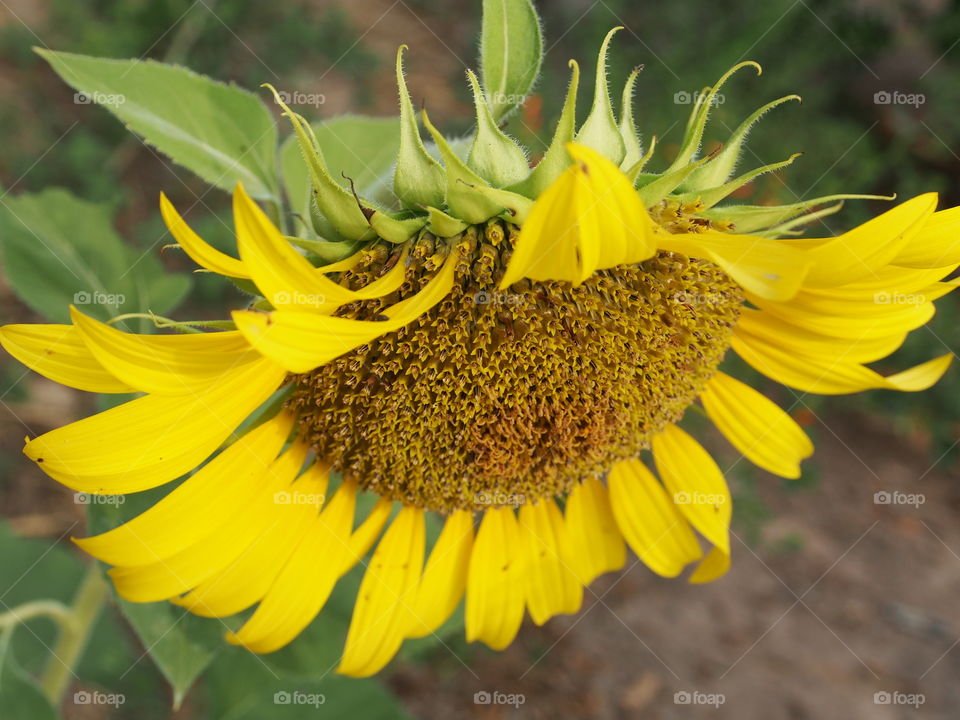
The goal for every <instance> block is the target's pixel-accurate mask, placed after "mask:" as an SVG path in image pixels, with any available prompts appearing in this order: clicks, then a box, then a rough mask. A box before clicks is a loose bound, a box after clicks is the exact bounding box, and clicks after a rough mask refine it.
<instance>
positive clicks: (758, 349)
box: [730, 327, 953, 395]
mask: <svg viewBox="0 0 960 720" xmlns="http://www.w3.org/2000/svg"><path fill="white" fill-rule="evenodd" d="M730 347H732V348H733V350H734V351H735V352H736V353H737V355H739V356H740V357H741V358H743V360H745V361H746V362H747V363H748V364H749V365H751V366H752V367H753V368H754V369H755V370H757V371H758V372H761V373H763V374H764V375H766V376H767V377H769V378H771V379H773V380H776V381H777V382H779V383H782V384H783V385H787V386H788V387H792V388H795V389H796V390H801V391H803V392H812V393H819V394H821V395H845V394H847V393H854V392H861V391H863V390H871V389H874V388H883V389H886V390H899V391H901V392H918V391H920V390H926V389H927V388H929V387H931V386H932V385H933V384H934V383H936V382H937V381H938V380H939V379H940V378H941V377H943V374H944V373H945V372H946V371H947V368H948V367H949V366H950V361H951V360H952V359H953V355H951V354H947V355H941V356H940V357H938V358H934V359H933V360H928V361H927V362H925V363H921V364H920V365H916V366H914V367H912V368H909V369H908V370H903V371H901V372H899V373H896V374H894V375H889V376H888V377H883V376H882V375H880V374H879V373H877V372H874V371H873V370H871V369H870V368H867V367H864V366H863V365H860V364H858V363H856V362H854V361H849V362H848V361H847V360H846V358H844V357H837V356H833V355H818V356H814V355H803V354H800V353H798V352H797V351H796V350H791V351H790V352H787V351H785V350H783V349H781V348H779V347H777V346H774V345H771V344H770V343H768V342H766V341H764V340H762V339H760V338H758V337H755V336H754V335H752V334H750V333H748V332H746V331H745V330H744V329H743V328H741V327H737V328H736V330H735V331H734V334H733V338H732V340H731V343H730Z"/></svg>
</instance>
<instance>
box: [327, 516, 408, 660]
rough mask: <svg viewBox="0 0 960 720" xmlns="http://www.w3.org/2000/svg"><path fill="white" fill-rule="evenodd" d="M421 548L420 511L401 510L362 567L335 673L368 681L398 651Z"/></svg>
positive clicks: (403, 632) (406, 625)
mask: <svg viewBox="0 0 960 720" xmlns="http://www.w3.org/2000/svg"><path fill="white" fill-rule="evenodd" d="M424 543H425V530H424V523H423V510H421V509H419V508H414V507H404V508H403V509H402V510H401V511H400V512H399V513H398V515H397V517H396V518H395V519H394V521H393V523H392V524H391V525H390V528H389V529H388V530H387V532H386V533H385V534H384V536H383V539H382V540H381V541H380V544H379V545H377V549H376V551H375V552H374V553H373V557H372V558H371V559H370V563H369V564H368V565H367V569H366V572H365V573H364V575H363V581H362V582H361V583H360V590H359V592H358V593H357V601H356V605H355V606H354V609H353V617H352V618H351V620H350V628H349V629H348V630H347V639H346V643H345V645H344V649H343V658H342V659H341V661H340V666H339V667H338V668H337V672H339V673H341V674H343V675H349V676H351V677H369V676H370V675H373V674H374V673H375V672H377V671H378V670H380V669H381V668H382V667H383V666H384V665H386V664H387V663H388V662H390V659H391V658H392V657H393V656H394V655H395V654H396V652H397V650H399V649H400V645H401V643H402V642H403V638H404V634H405V632H406V630H407V628H409V627H410V625H411V610H412V606H413V605H414V604H415V601H416V593H417V585H418V583H419V580H420V572H421V570H422V567H423V549H424Z"/></svg>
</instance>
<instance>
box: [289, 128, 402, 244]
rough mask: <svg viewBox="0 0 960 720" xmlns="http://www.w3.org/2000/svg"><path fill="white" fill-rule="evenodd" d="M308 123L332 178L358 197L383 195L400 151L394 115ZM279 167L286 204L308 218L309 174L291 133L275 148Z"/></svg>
mask: <svg viewBox="0 0 960 720" xmlns="http://www.w3.org/2000/svg"><path fill="white" fill-rule="evenodd" d="M311 127H312V128H313V132H314V134H315V135H316V137H317V142H318V143H319V144H320V150H321V152H322V153H323V156H324V159H325V160H326V162H327V167H328V168H329V170H330V174H331V176H332V177H333V178H334V179H335V180H337V182H339V183H340V184H341V185H343V186H344V187H349V186H350V183H349V181H348V180H347V178H351V179H352V180H353V182H354V186H355V187H356V190H357V193H359V194H360V196H361V197H368V198H370V199H371V200H379V201H383V200H386V199H387V197H386V196H387V195H388V194H389V189H388V188H389V187H390V183H391V181H392V178H391V173H390V171H391V169H392V168H393V163H394V161H395V160H396V158H397V153H398V152H399V150H400V120H399V118H375V117H365V116H362V115H343V116H341V117H337V118H335V119H333V120H327V121H325V122H320V123H316V124H314V125H312V126H311ZM280 168H281V172H282V174H283V185H284V188H285V189H286V193H287V199H288V201H289V203H290V208H291V209H292V210H293V211H294V212H296V213H299V214H300V216H301V217H302V218H303V219H304V220H306V221H308V222H309V220H310V205H311V202H312V201H311V199H310V174H309V172H308V170H307V164H306V162H304V159H303V155H302V154H301V153H300V147H299V145H298V143H297V138H296V135H293V134H291V135H290V136H289V137H287V139H286V140H284V142H283V146H282V147H281V148H280ZM344 176H346V177H344ZM384 204H385V205H386V204H389V202H384ZM301 227H302V226H301ZM331 239H332V238H331Z"/></svg>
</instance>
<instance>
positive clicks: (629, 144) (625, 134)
mask: <svg viewBox="0 0 960 720" xmlns="http://www.w3.org/2000/svg"><path fill="white" fill-rule="evenodd" d="M641 70H643V65H641V66H639V67H636V68H634V69H633V72H631V73H630V77H628V78H627V82H626V83H625V84H624V86H623V98H622V100H621V104H620V125H619V127H620V137H621V138H623V147H624V149H625V150H626V154H625V155H624V156H623V160H622V161H621V162H620V169H621V170H627V169H632V168H633V166H634V165H636V164H637V162H639V160H640V159H641V158H642V157H643V148H642V147H641V146H640V135H639V133H637V125H636V123H635V122H634V121H633V87H634V85H636V84H637V78H638V77H639V76H640V71H641Z"/></svg>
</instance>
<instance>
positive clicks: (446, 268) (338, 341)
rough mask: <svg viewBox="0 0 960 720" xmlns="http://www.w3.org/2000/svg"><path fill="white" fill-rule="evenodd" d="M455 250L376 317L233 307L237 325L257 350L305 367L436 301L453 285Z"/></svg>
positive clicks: (394, 325) (325, 360)
mask: <svg viewBox="0 0 960 720" xmlns="http://www.w3.org/2000/svg"><path fill="white" fill-rule="evenodd" d="M457 257H458V252H457V251H456V250H454V251H452V252H451V253H450V256H449V257H448V258H447V260H446V261H445V263H444V265H443V267H442V268H441V269H440V271H439V272H438V273H437V274H436V276H435V277H434V278H433V279H432V280H430V282H429V283H427V286H426V287H424V288H423V289H422V290H421V291H420V292H418V293H417V294H416V295H414V296H413V297H411V298H408V299H406V300H403V301H401V302H399V303H397V304H396V305H394V306H392V307H390V308H388V309H387V310H386V311H385V312H384V315H386V316H387V319H385V320H380V321H372V320H351V319H349V318H341V317H330V316H328V315H321V314H318V313H311V312H303V311H297V310H277V311H276V312H272V313H260V312H253V311H237V312H234V313H233V319H234V322H235V323H236V324H237V329H238V330H239V331H240V332H242V333H243V335H244V337H246V338H247V341H248V342H249V343H250V344H251V345H252V346H253V347H254V349H256V350H257V352H259V353H261V354H262V355H265V356H266V357H269V358H272V359H273V360H274V361H276V362H277V363H278V364H280V365H281V366H283V367H284V368H286V369H287V370H289V371H290V372H297V373H302V372H309V371H310V370H313V369H314V368H316V367H320V366H321V365H325V364H326V363H328V362H330V361H331V360H333V359H334V358H337V357H339V356H340V355H343V354H344V353H347V352H350V351H351V350H353V349H354V348H357V347H359V346H360V345H363V344H364V343H368V342H370V341H371V340H374V339H375V338H378V337H380V336H381V335H385V334H386V333H389V332H393V331H395V330H399V329H400V328H401V327H403V326H404V325H407V324H408V323H410V322H412V321H413V320H415V319H416V318H418V317H419V316H420V315H422V314H423V313H425V312H426V311H427V310H429V309H430V308H432V307H433V306H434V305H436V304H437V303H438V302H440V301H441V300H442V299H443V298H444V297H445V296H446V295H447V294H449V292H450V289H451V288H452V287H453V277H454V272H455V270H456V259H457Z"/></svg>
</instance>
